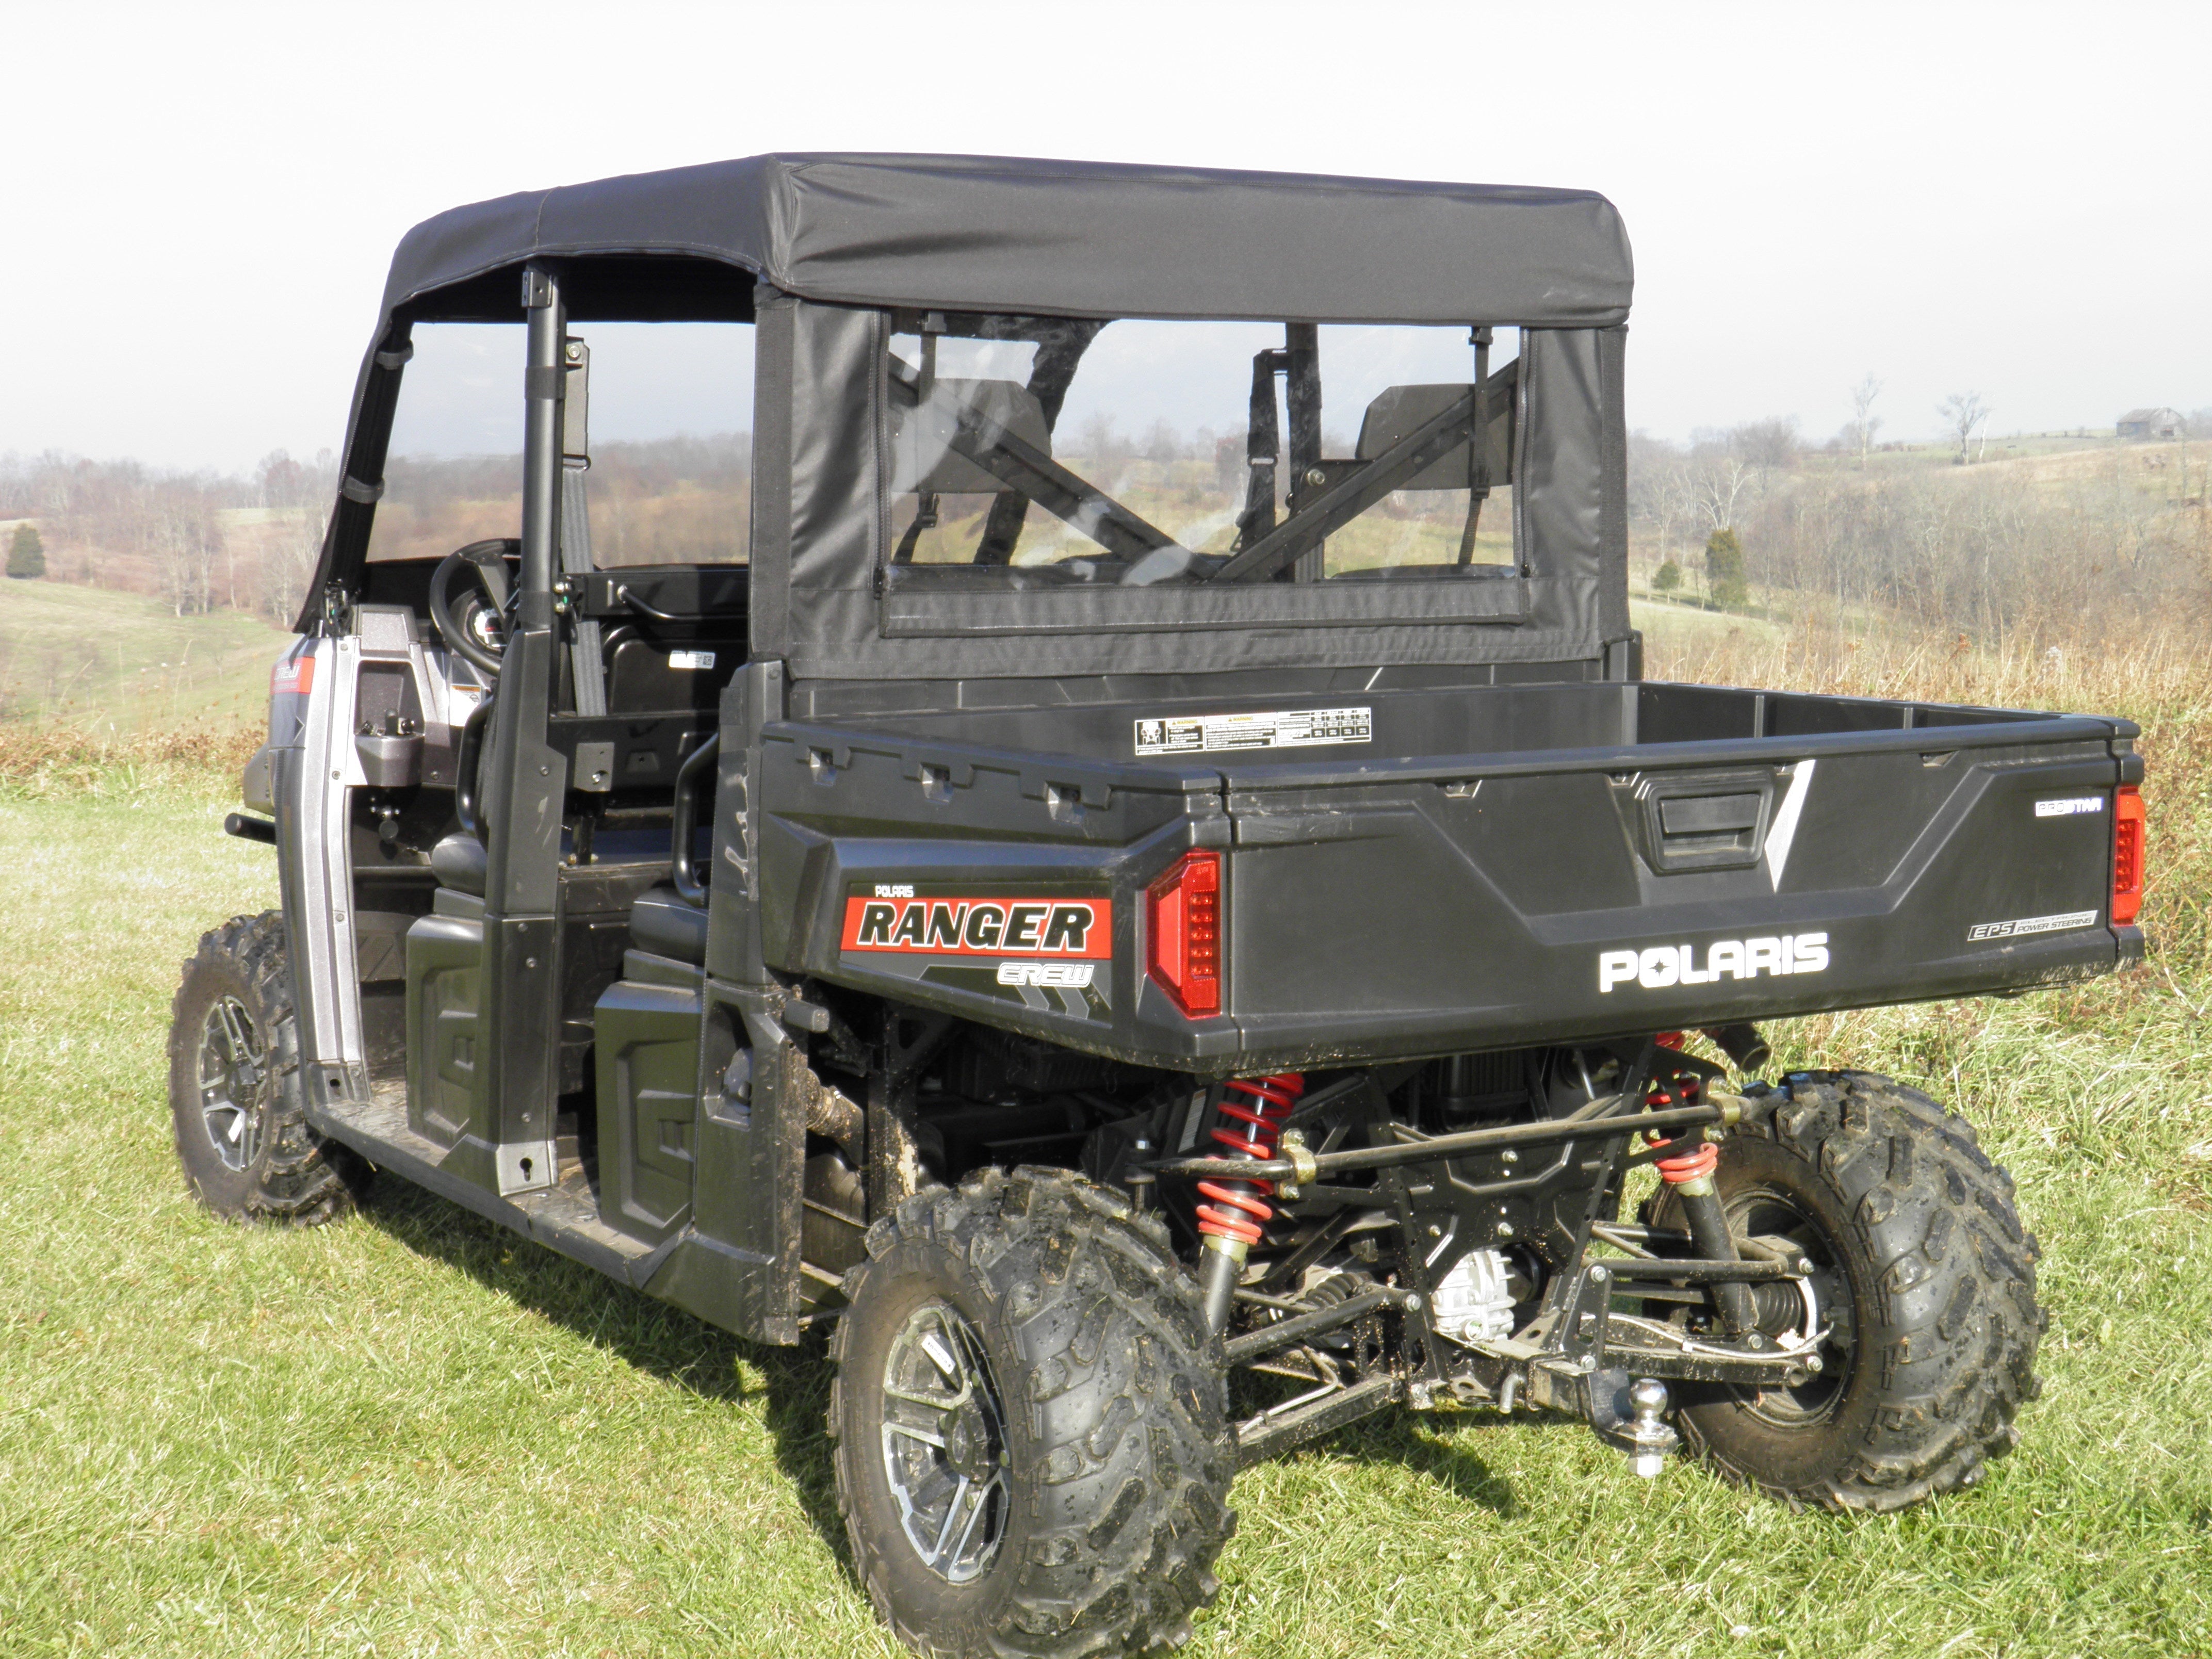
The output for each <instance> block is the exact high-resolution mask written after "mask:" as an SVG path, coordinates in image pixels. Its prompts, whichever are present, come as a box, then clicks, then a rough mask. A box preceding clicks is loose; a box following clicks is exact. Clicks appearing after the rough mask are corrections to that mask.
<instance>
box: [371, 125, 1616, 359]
mask: <svg viewBox="0 0 2212 1659" xmlns="http://www.w3.org/2000/svg"><path fill="white" fill-rule="evenodd" d="M623 254H664V255H665V254H678V255H690V256H692V257H694V258H703V259H708V260H713V261H717V262H720V263H722V264H729V265H733V266H737V267H739V268H741V269H743V270H747V271H750V272H751V273H752V274H753V275H755V276H758V277H760V278H762V279H763V280H764V281H766V282H769V283H773V284H774V285H775V287H777V288H779V289H783V290H785V291H786V292H787V293H792V294H796V295H800V296H802V297H804V298H806V299H811V300H817V301H832V302H839V303H845V304H854V305H867V306H910V307H929V308H936V309H945V310H955V311H1015V312H1043V313H1060V314H1065V315H1071V316H1089V317H1162V318H1177V317H1190V318H1200V317H1215V318H1255V319H1288V320H1296V321H1314V322H1329V321H1336V322H1397V323H1439V324H1449V323H1488V324H1499V325H1504V324H1520V325H1527V326H1530V327H1537V328H1592V327H1607V326H1610V325H1615V324H1618V323H1620V322H1622V321H1624V320H1625V319H1626V317H1627V315H1628V303H1629V292H1630V289H1631V286H1632V270H1631V265H1630V258H1629V249H1628V238H1627V234H1626V231H1624V230H1623V228H1622V227H1621V223H1620V215H1619V214H1618V213H1617V212H1615V211H1614V210H1613V204H1611V203H1610V202H1608V201H1607V200H1606V199H1605V197H1602V196H1600V195H1598V194H1597V193H1595V191H1580V190H1549V189H1535V188H1523V187H1518V186H1511V185H1451V184H1419V183H1406V182H1401V181H1397V180H1392V179H1340V178H1331V177H1327V176H1322V175H1316V174H1309V173H1237V172H1227V171H1222V170H1218V169H1210V168H1202V167H1135V166H1128V165H1123V164H1119V163H1109V162H1097V161H1027V160H1019V159H1012V158H1005V157H995V156H966V155H754V156H748V157H746V158H745V159H744V160H742V161H714V162H709V163H707V164H706V165H704V166H700V167H675V168H671V169H669V170H668V171H666V172H662V173H632V174H629V175H627V176H624V177H621V178H615V179H599V180H598V181H597V182H595V183H592V184H585V185H562V186H561V187H559V188H557V189H553V190H544V191H525V192H523V193H521V194H519V195H514V196H504V197H499V198H498V199H496V200H495V201H489V202H478V203H476V204H473V205H471V206H468V207H460V208H455V209H453V210H451V211H449V212H446V213H441V214H440V215H438V216H437V217H435V218H434V219H428V220H425V221H424V222H422V223H421V224H419V225H417V226H416V228H414V229H413V230H411V231H410V232H408V234H407V235H406V237H405V239H404V240H402V241H401V243H400V245H399V249H398V252H397V253H396V254H395V255H394V256H393V258H392V274H391V277H390V279H389V281H388V282H387V283H386V288H385V296H384V309H385V313H386V316H387V317H388V316H390V315H391V314H392V313H394V312H396V311H398V310H400V309H401V308H403V307H404V308H407V309H409V310H410V311H412V312H414V313H416V314H420V315H425V316H433V315H440V314H446V313H447V309H448V308H447V307H446V306H444V305H441V302H440V297H439V294H438V291H439V290H446V292H447V295H448V296H450V297H452V298H453V299H456V300H459V299H461V298H462V296H464V295H478V296H482V298H481V299H480V300H472V301H468V302H465V303H463V304H461V305H460V306H459V307H458V309H459V310H461V311H465V312H466V313H469V314H472V315H474V314H483V305H482V300H493V301H495V306H496V307H497V308H499V309H501V310H503V309H504V308H505V307H506V305H507V304H508V303H511V302H509V301H506V300H504V298H503V297H498V296H499V295H500V293H501V290H500V289H499V287H498V286H497V285H495V284H491V283H471V281H470V279H471V278H475V277H489V276H491V275H492V274H493V273H497V272H501V271H502V270H507V269H509V268H512V267H513V266H516V265H519V264H521V263H522V262H523V261H525V260H526V259H529V258H534V257H538V256H550V257H558V256H562V255H578V256H580V255H623ZM640 276H645V273H643V272H641V273H640ZM638 286H639V289H640V292H639V295H638V298H639V300H640V301H641V302H642V307H643V308H642V314H665V309H664V308H663V307H659V306H657V305H656V304H655V303H654V302H653V300H652V296H651V295H650V293H649V291H648V290H649V289H650V288H651V286H652V280H651V279H650V278H649V277H647V278H646V279H645V280H644V281H642V282H641V283H639V285H638ZM426 296H428V297H426ZM417 302H420V303H417ZM605 303H606V304H607V305H608V306H609V307H610V309H609V311H608V314H618V313H619V312H620V310H621V309H622V308H623V307H622V301H621V299H620V297H619V296H614V295H611V296H609V299H608V301H605ZM518 314H519V313H518Z"/></svg>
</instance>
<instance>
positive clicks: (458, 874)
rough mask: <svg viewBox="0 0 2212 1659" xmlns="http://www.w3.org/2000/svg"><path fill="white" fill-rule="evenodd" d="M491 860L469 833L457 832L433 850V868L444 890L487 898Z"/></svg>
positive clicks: (431, 856) (463, 830)
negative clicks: (485, 893) (488, 861)
mask: <svg viewBox="0 0 2212 1659" xmlns="http://www.w3.org/2000/svg"><path fill="white" fill-rule="evenodd" d="M486 867H487V860H486V858H485V854H484V844H483V842H480V841H478V840H477V838H476V837H475V836H472V835H471V834H470V833H469V832H468V831H467V830H465V829H456V830H454V831H453V834H452V835H450V836H447V837H446V838H445V839H444V840H442V841H441V842H439V843H438V844H437V845H436V846H435V847H433V848H431V849H430V868H431V871H432V872H433V873H435V875H436V876H437V878H438V884H439V885H440V886H441V887H450V888H453V890H456V891H457V892H463V893H471V894H473V895H475V896H477V898H482V897H483V896H484V884H485V879H486Z"/></svg>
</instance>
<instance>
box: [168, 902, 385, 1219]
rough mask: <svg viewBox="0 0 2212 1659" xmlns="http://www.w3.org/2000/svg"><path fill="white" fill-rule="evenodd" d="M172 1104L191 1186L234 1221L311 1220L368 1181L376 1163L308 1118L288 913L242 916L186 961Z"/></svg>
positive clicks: (172, 1033)
mask: <svg viewBox="0 0 2212 1659" xmlns="http://www.w3.org/2000/svg"><path fill="white" fill-rule="evenodd" d="M169 1112H170V1116H171V1119H172V1121H173V1128H174V1131H175V1135H176V1145H177V1158H178V1161H179V1163H180V1164H183V1165H184V1171H185V1185H186V1186H187V1187H188V1188H190V1189H191V1194H192V1196H193V1197H195V1198H197V1199H198V1200H199V1201H200V1202H201V1203H202V1204H204V1205H205V1206H207V1207H208V1208H209V1209H210V1210H212V1211H214V1212H215V1213H216V1214H217V1215H219V1216H222V1217H224V1218H227V1219H229V1220H233V1221H266V1222H275V1223H282V1224H285V1225H291V1226H295V1227H308V1226H313V1225H316V1224H318V1223H320V1222H325V1221H329V1220H332V1219H334V1218H337V1217H338V1216H341V1215H343V1214H344V1213H346V1212H348V1211H349V1210H350V1209H351V1208H352V1207H353V1205H354V1201H355V1200H356V1197H357V1196H358V1195H359V1194H360V1193H361V1192H362V1190H364V1189H365V1188H366V1187H367V1185H368V1177H369V1169H368V1165H367V1164H364V1163H363V1162H362V1160H361V1158H359V1157H358V1156H356V1154H355V1153H354V1152H352V1151H350V1150H349V1148H347V1147H344V1146H339V1145H337V1143H336V1142H333V1141H326V1140H325V1139H323V1138H322V1137H321V1136H320V1135H319V1134H317V1133H315V1131H314V1130H313V1128H311V1127H308V1124H307V1100H306V1096H305V1092H304V1088H303V1085H302V1082H301V1075H300V1033H299V1023H298V1021H297V1020H296V1019H295V1017H294V1015H293V1010H292V974H291V969H290V965H289V963H288V961H287V960H286V957H285V934H284V918H283V915H282V914H281V913H279V912H277V911H274V910H271V911H268V912H266V913H264V914H263V915H258V916H237V917H234V918H233V919H232V920H231V921H228V922H225V923H224V924H223V925H222V927H218V928H216V930H215V931H214V932H212V933H208V934H206V935H204V937H203V938H202V939H200V945H199V949H198V951H197V952H195V953H194V955H193V956H192V957H191V960H190V961H188V962H187V963H185V973H184V982H183V983H182V984H180V985H179V987H177V995H176V1000H175V1002H174V1003H173V1005H172V1007H171V1020H170V1026H169Z"/></svg>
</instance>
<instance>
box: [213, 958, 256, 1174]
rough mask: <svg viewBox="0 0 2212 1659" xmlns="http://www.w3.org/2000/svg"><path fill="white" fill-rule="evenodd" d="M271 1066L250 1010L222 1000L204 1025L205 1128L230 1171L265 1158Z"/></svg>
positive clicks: (241, 1168) (217, 1002)
mask: <svg viewBox="0 0 2212 1659" xmlns="http://www.w3.org/2000/svg"><path fill="white" fill-rule="evenodd" d="M267 1060H268V1054H267V1051H266V1049H265V1048H264V1046H263V1044H262V1041H261V1032H260V1030H259V1028H258V1027H257V1026H256V1025H255V1024H254V1023H253V1016H252V1015H251V1014H249V1013H247V1012H246V1005H245V1004H244V1003H242V1002H240V1000H238V999H237V998H236V997H230V996H226V997H217V998H216V1000H215V1003H214V1005H213V1006H210V1008H209V1009H208V1011H207V1017H206V1018H204V1020H202V1021H201V1022H200V1060H199V1085H200V1122H201V1125H202V1126H203V1127H204V1128H205V1129H206V1131H207V1138H208V1145H209V1146H212V1147H213V1148H214V1149H215V1155H216V1157H217V1158H220V1159H222V1164H223V1167H224V1168H225V1169H228V1170H245V1169H250V1168H252V1165H253V1164H254V1162H255V1161H256V1160H257V1159H258V1158H260V1156H261V1137H262V1131H263V1119H264V1111H263V1107H264V1104H265V1103H266V1098H267V1085H268V1076H269V1073H268V1066H267Z"/></svg>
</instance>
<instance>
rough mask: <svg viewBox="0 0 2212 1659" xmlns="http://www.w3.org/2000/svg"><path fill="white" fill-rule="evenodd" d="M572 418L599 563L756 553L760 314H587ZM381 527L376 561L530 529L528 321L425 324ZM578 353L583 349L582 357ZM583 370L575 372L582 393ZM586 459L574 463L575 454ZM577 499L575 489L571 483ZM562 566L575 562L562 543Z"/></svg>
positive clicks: (708, 559)
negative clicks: (629, 317) (576, 412)
mask: <svg viewBox="0 0 2212 1659" xmlns="http://www.w3.org/2000/svg"><path fill="white" fill-rule="evenodd" d="M568 337H569V339H570V341H571V342H572V343H578V342H580V343H581V345H582V348H583V350H582V352H581V354H580V356H581V357H582V358H583V360H584V361H586V362H587V363H588V368H587V370H586V371H585V373H584V377H583V387H582V392H583V396H582V399H581V401H582V403H583V405H584V409H585V411H586V418H585V420H584V421H583V422H581V424H580V426H579V425H577V424H575V423H574V422H572V424H571V427H570V432H571V441H572V442H573V441H575V440H576V439H577V438H579V437H583V438H585V439H586V441H585V443H584V445H583V448H584V451H585V453H584V454H583V455H581V456H579V457H574V458H572V462H571V465H572V466H576V468H577V471H580V475H581V476H580V483H581V488H582V495H583V500H584V504H585V526H584V529H585V532H586V533H585V535H583V536H582V537H576V536H575V535H574V526H571V527H570V532H569V535H570V538H571V539H572V542H573V543H574V547H573V549H572V551H577V552H580V550H586V549H587V550H588V551H589V553H590V556H591V562H592V564H593V565H594V566H596V567H598V568H601V569H607V568H614V567H617V566H626V565H640V564H730V563H743V562H745V560H746V558H747V556H748V554H749V550H750V531H751V521H752V431H751V428H752V411H753V329H752V325H750V324H749V323H605V322H599V323H579V324H577V325H574V327H572V328H571V329H570V330H569V336H568ZM413 343H414V356H413V357H412V358H411V359H410V362H408V365H407V368H406V371H405V373H404V374H403V376H402V377H401V380H400V392H399V404H398V409H397V410H396V411H395V413H394V416H393V418H392V441H391V444H390V446H389V448H388V452H387V459H386V463H385V470H384V477H385V484H384V495H383V497H382V499H381V500H380V501H379V502H378V504H377V509H376V519H375V522H374V528H373V529H372V531H371V532H370V538H369V554H368V556H369V557H370V558H371V559H372V560H385V559H411V558H425V557H440V556H443V555H445V554H447V553H450V552H452V551H453V550H454V549H455V548H457V547H461V546H464V545H465V544H468V543H470V542H473V541H483V540H487V539H490V538H495V537H505V536H519V535H520V534H521V526H522V415H523V329H522V327H521V325H520V324H510V323H417V324H416V325H415V329H414V334H413ZM572 361H574V357H573V356H572ZM577 394H578V382H577V380H575V379H574V378H572V379H571V380H570V381H569V395H570V397H571V398H576V397H577ZM579 462H582V463H586V464H584V465H577V463H579ZM570 499H572V500H573V499H574V496H573V495H571V497H570ZM564 562H570V563H574V562H576V561H575V560H574V558H572V557H570V556H568V554H564Z"/></svg>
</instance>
